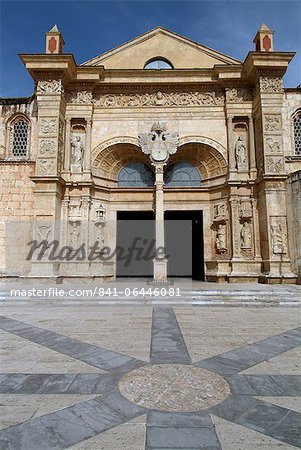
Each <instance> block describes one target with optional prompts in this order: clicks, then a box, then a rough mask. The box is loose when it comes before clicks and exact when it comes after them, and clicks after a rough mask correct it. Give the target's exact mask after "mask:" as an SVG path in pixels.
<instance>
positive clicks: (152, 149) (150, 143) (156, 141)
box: [138, 121, 179, 164]
mask: <svg viewBox="0 0 301 450" xmlns="http://www.w3.org/2000/svg"><path fill="white" fill-rule="evenodd" d="M138 137H139V143H140V146H141V149H142V152H143V153H144V154H146V155H149V156H150V159H151V161H152V162H153V163H154V164H158V163H161V164H162V163H165V162H166V161H167V160H168V158H169V156H170V155H174V154H175V153H176V152H177V149H178V144H179V136H178V134H177V133H167V132H166V125H165V124H164V123H163V122H161V121H158V122H155V123H154V124H153V126H152V128H151V131H150V133H142V134H140V135H139V136H138Z"/></svg>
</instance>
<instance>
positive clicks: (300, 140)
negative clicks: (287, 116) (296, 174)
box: [294, 111, 301, 156]
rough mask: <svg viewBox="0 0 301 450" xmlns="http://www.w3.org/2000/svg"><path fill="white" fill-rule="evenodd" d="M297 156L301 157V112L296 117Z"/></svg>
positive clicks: (295, 140) (295, 139)
mask: <svg viewBox="0 0 301 450" xmlns="http://www.w3.org/2000/svg"><path fill="white" fill-rule="evenodd" d="M294 143H295V155H297V156H301V111H299V112H298V113H297V115H295V117H294Z"/></svg>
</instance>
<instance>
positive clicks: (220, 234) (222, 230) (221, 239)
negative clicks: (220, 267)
mask: <svg viewBox="0 0 301 450" xmlns="http://www.w3.org/2000/svg"><path fill="white" fill-rule="evenodd" d="M216 249H217V250H218V251H219V252H223V251H226V250H227V230H226V225H225V224H220V225H219V226H218V228H217V235H216Z"/></svg>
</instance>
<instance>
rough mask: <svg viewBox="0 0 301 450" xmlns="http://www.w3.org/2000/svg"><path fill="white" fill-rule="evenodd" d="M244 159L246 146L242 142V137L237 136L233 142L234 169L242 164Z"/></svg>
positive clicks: (245, 157)
mask: <svg viewBox="0 0 301 450" xmlns="http://www.w3.org/2000/svg"><path fill="white" fill-rule="evenodd" d="M246 159H247V155H246V146H245V144H244V143H243V140H242V137H241V136H239V137H238V139H237V141H236V144H235V161H236V169H239V168H240V167H241V166H242V165H244V164H245V162H246Z"/></svg>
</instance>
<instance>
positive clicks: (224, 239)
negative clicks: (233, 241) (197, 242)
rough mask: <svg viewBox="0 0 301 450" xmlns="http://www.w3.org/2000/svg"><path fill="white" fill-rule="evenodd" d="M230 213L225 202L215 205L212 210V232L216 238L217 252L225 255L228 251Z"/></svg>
mask: <svg viewBox="0 0 301 450" xmlns="http://www.w3.org/2000/svg"><path fill="white" fill-rule="evenodd" d="M227 220H228V211H227V204H226V202H225V201H220V202H218V203H215V204H214V205H213V209H212V221H213V224H212V230H213V233H214V236H215V251H216V253H219V254H225V253H227V251H228V229H227Z"/></svg>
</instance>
